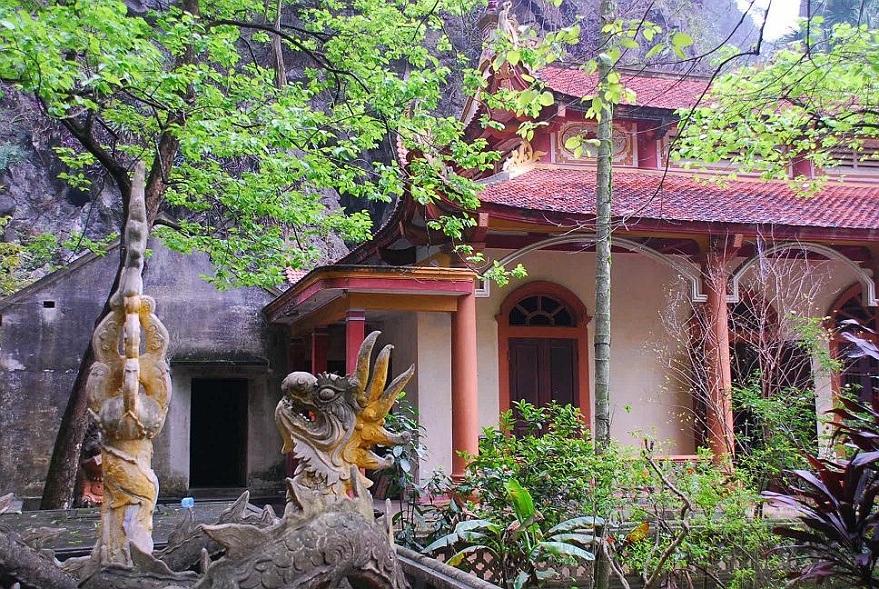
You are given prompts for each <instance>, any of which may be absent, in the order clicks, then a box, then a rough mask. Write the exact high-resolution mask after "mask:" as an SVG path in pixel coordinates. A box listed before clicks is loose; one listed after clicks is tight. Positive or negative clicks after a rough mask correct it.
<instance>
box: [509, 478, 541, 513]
mask: <svg viewBox="0 0 879 589" xmlns="http://www.w3.org/2000/svg"><path fill="white" fill-rule="evenodd" d="M504 488H505V489H506V490H507V495H508V496H509V497H510V502H511V503H512V504H513V511H515V512H516V518H517V519H518V520H519V521H520V522H524V521H526V520H529V519H533V518H534V513H535V511H534V500H533V499H532V498H531V493H529V492H528V490H527V489H526V488H525V487H523V486H522V485H521V484H519V481H517V480H515V479H509V480H507V481H506V482H505V483H504Z"/></svg>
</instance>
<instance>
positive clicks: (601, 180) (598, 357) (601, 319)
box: [595, 0, 616, 451]
mask: <svg viewBox="0 0 879 589" xmlns="http://www.w3.org/2000/svg"><path fill="white" fill-rule="evenodd" d="M615 14H616V3H615V2H614V1H613V0H602V2H601V14H600V22H601V25H602V28H603V27H604V25H605V24H609V23H612V22H613V21H614V18H615ZM602 37H603V39H602V48H603V50H604V51H606V50H607V48H608V44H609V43H611V42H612V40H611V39H610V38H608V35H607V34H604V33H603V34H602ZM613 67H614V64H612V63H610V62H609V61H608V59H606V58H604V57H599V61H598V76H599V88H598V93H599V95H600V96H602V107H601V111H600V116H601V118H600V119H599V121H598V132H597V134H598V141H599V145H598V170H597V185H596V187H595V201H596V202H595V443H596V446H597V448H598V450H599V451H602V450H603V449H604V448H606V447H607V445H608V444H609V443H610V238H611V200H612V196H611V195H612V174H611V165H612V160H611V155H612V149H613V105H612V104H611V103H610V102H608V101H607V100H606V95H605V94H604V92H603V87H604V86H605V83H606V81H607V76H608V74H610V72H611V71H612V70H613Z"/></svg>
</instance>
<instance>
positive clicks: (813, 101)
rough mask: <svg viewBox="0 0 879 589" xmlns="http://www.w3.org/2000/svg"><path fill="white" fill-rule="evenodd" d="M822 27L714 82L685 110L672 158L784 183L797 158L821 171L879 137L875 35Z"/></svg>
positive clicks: (815, 22)
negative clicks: (724, 164)
mask: <svg viewBox="0 0 879 589" xmlns="http://www.w3.org/2000/svg"><path fill="white" fill-rule="evenodd" d="M820 22H821V21H820V19H812V23H811V25H810V26H809V27H808V29H807V28H806V25H805V24H804V25H803V27H804V31H805V32H807V33H808V38H807V39H806V40H805V41H798V42H796V43H793V44H791V45H790V46H789V48H787V49H783V50H780V51H778V52H776V53H775V54H774V55H773V56H772V58H771V60H770V62H769V63H767V64H765V65H760V66H754V67H748V68H743V69H741V70H738V71H736V72H734V73H730V74H727V75H725V76H722V77H720V78H719V79H717V80H716V81H715V82H714V84H713V85H712V90H711V94H710V96H709V98H708V100H706V101H705V103H704V104H703V105H701V106H700V107H699V108H696V109H694V110H693V112H692V113H690V112H683V113H682V117H683V118H684V121H685V122H684V124H682V125H681V126H682V134H681V137H680V139H679V141H678V143H677V146H676V147H677V156H678V157H680V158H683V159H685V160H695V161H702V162H705V163H716V162H719V161H722V160H729V161H732V162H733V163H735V164H737V166H738V170H739V171H742V172H759V173H760V174H761V176H762V177H764V178H779V179H785V178H787V177H788V174H789V166H790V165H791V163H793V162H795V161H797V160H798V159H800V158H805V159H806V160H809V161H811V162H812V164H814V165H815V166H816V168H819V169H820V168H826V167H830V166H833V165H834V164H835V163H837V162H838V160H837V158H838V157H839V155H840V154H841V153H842V152H845V151H847V152H849V153H850V152H852V151H856V152H857V151H859V150H861V149H862V148H863V147H864V144H865V142H869V141H872V140H876V139H879V85H877V84H876V79H877V73H879V30H870V29H867V28H866V27H861V28H857V27H853V26H851V25H848V24H839V25H836V26H835V27H833V28H832V30H831V31H830V33H829V35H825V34H823V32H822V31H821V29H820V28H819V25H820ZM806 188H812V187H809V186H807V187H806Z"/></svg>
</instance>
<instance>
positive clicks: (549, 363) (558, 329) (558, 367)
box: [496, 281, 590, 417]
mask: <svg viewBox="0 0 879 589" xmlns="http://www.w3.org/2000/svg"><path fill="white" fill-rule="evenodd" d="M496 319H497V322H498V351H499V358H498V369H499V373H498V381H499V385H500V387H499V388H500V392H499V395H500V397H499V403H500V409H501V411H506V410H507V409H509V408H510V406H511V405H512V403H513V402H515V401H519V400H524V401H528V402H529V403H533V404H534V405H538V406H540V405H546V404H548V403H550V402H551V401H556V402H558V403H562V404H566V403H570V404H572V405H576V406H579V407H580V410H581V411H582V412H583V414H584V415H585V416H587V417H589V415H590V406H589V391H588V386H589V378H588V376H589V373H588V356H587V351H588V350H587V337H586V336H587V334H586V324H587V323H588V322H589V319H590V317H589V316H588V315H587V313H586V306H585V305H584V304H583V303H582V302H581V301H580V299H579V298H578V297H577V295H575V294H574V293H572V292H571V291H570V290H568V289H566V288H564V287H563V286H560V285H558V284H554V283H551V282H544V281H536V282H530V283H528V284H525V285H523V286H521V287H519V288H518V289H516V290H515V291H514V292H512V293H511V294H510V295H509V296H508V297H507V298H506V299H505V300H504V302H503V303H502V304H501V308H500V312H499V313H498V315H497V317H496Z"/></svg>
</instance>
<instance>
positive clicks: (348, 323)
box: [345, 309, 366, 374]
mask: <svg viewBox="0 0 879 589" xmlns="http://www.w3.org/2000/svg"><path fill="white" fill-rule="evenodd" d="M365 337H366V311H365V310H363V309H348V311H347V312H346V313H345V373H346V374H354V370H355V369H356V368H357V352H359V351H360V345H361V344H362V343H363V339H364V338H365Z"/></svg>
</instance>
